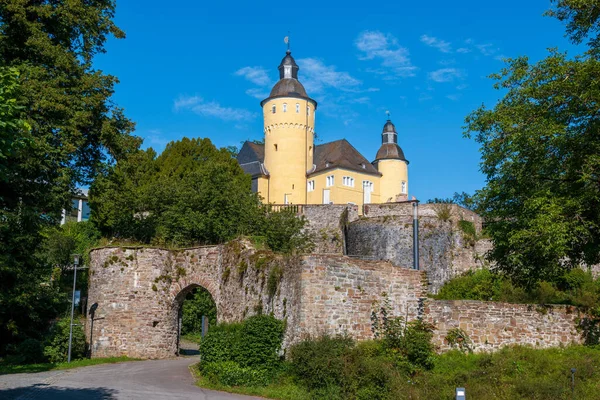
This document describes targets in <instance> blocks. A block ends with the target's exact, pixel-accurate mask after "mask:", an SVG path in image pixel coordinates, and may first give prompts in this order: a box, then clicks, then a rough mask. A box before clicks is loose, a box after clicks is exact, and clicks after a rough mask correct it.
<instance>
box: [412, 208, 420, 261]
mask: <svg viewBox="0 0 600 400" xmlns="http://www.w3.org/2000/svg"><path fill="white" fill-rule="evenodd" d="M412 206H413V269H416V270H418V269H419V201H418V200H414V201H413V203H412Z"/></svg>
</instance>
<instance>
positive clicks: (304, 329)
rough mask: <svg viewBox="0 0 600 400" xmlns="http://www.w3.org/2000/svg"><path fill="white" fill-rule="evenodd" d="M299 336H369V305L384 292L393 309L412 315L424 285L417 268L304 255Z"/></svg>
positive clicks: (399, 312) (362, 337)
mask: <svg viewBox="0 0 600 400" xmlns="http://www.w3.org/2000/svg"><path fill="white" fill-rule="evenodd" d="M301 279H302V284H301V298H302V305H301V307H300V317H299V320H300V331H301V333H302V337H306V336H318V335H322V334H324V333H327V334H329V335H334V334H348V335H350V336H351V337H353V338H355V339H357V340H364V339H372V338H373V334H372V332H371V311H372V310H373V305H374V303H376V302H381V301H382V299H383V298H384V296H385V295H387V297H388V298H389V300H390V302H391V305H392V307H393V309H392V313H393V314H394V315H402V316H408V317H409V318H415V317H416V316H417V315H418V314H419V307H420V304H421V302H422V301H423V297H424V296H425V294H426V290H427V280H426V277H425V276H424V274H423V273H421V272H419V271H414V270H409V269H403V268H397V267H394V266H393V265H392V264H391V263H390V262H387V261H377V262H369V261H363V260H356V259H352V258H349V257H343V256H337V257H336V256H324V255H312V256H306V257H304V258H303V261H302V275H301Z"/></svg>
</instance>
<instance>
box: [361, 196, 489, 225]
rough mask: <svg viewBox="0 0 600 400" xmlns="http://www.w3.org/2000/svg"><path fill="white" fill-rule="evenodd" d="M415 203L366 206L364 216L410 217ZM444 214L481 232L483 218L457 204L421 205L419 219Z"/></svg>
mask: <svg viewBox="0 0 600 400" xmlns="http://www.w3.org/2000/svg"><path fill="white" fill-rule="evenodd" d="M412 204H413V201H405V202H398V203H382V204H367V205H365V206H364V214H363V216H364V217H366V218H375V217H392V216H398V217H410V218H411V219H412V215H413V205H412ZM442 212H448V213H449V215H450V220H451V221H453V222H455V223H456V222H458V221H460V220H466V221H470V222H472V223H473V224H474V225H475V229H476V230H477V232H481V227H482V219H481V217H480V216H479V215H478V214H477V213H475V212H473V211H471V210H468V209H466V208H464V207H461V206H459V205H456V204H427V203H423V204H422V203H419V217H420V218H422V217H425V218H438V215H439V214H440V213H442Z"/></svg>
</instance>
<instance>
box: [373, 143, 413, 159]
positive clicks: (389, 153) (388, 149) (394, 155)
mask: <svg viewBox="0 0 600 400" xmlns="http://www.w3.org/2000/svg"><path fill="white" fill-rule="evenodd" d="M389 159H393V160H403V161H406V162H407V163H408V160H407V159H406V157H404V152H403V151H402V149H401V148H400V146H398V145H397V144H396V143H384V144H382V145H381V147H380V148H379V151H377V155H376V156H375V160H377V161H379V160H389Z"/></svg>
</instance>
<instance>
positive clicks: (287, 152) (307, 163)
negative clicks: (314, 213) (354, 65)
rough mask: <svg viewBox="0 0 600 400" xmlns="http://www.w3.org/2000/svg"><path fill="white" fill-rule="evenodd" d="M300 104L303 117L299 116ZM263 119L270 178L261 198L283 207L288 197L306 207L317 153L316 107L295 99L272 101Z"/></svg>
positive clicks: (265, 105)
mask: <svg viewBox="0 0 600 400" xmlns="http://www.w3.org/2000/svg"><path fill="white" fill-rule="evenodd" d="M284 103H285V104H287V111H286V112H283V104H284ZM297 103H298V104H300V112H299V113H296V104H297ZM273 105H275V106H276V112H275V113H273V112H272V108H273ZM307 107H308V108H309V110H310V112H309V115H307V112H306V109H307ZM263 118H264V132H265V167H266V169H267V171H269V176H270V177H269V184H268V186H269V187H268V191H264V192H263V191H262V190H261V195H262V196H263V197H264V201H265V202H267V203H275V204H283V203H284V198H285V195H286V194H287V195H288V201H289V203H291V204H306V203H307V197H306V171H308V170H310V169H311V168H312V165H313V153H314V126H315V106H314V104H313V103H312V102H310V101H307V100H303V99H296V98H293V97H281V98H275V99H271V100H268V101H266V102H265V103H264V104H263ZM275 145H277V147H275ZM259 187H260V185H259Z"/></svg>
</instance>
